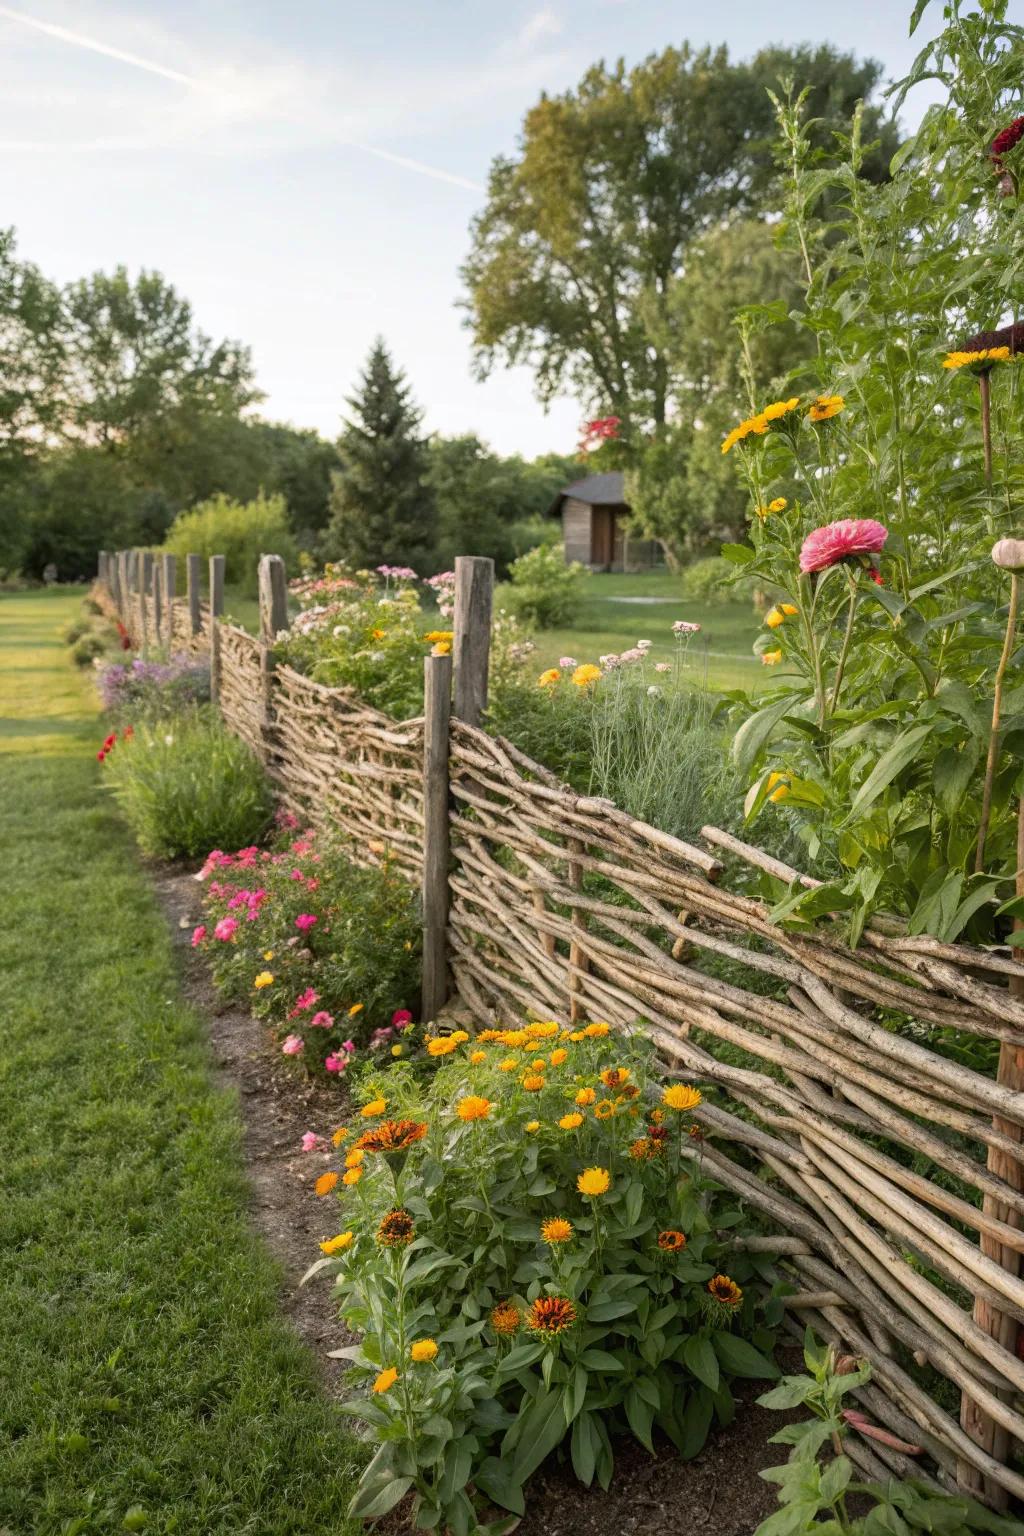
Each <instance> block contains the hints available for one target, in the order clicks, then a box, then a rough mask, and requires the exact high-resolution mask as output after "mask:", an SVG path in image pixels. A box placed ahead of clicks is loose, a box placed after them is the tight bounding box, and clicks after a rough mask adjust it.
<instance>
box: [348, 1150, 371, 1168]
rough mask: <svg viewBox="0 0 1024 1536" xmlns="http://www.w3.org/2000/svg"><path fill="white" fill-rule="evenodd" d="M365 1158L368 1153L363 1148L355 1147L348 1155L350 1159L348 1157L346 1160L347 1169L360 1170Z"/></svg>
mask: <svg viewBox="0 0 1024 1536" xmlns="http://www.w3.org/2000/svg"><path fill="white" fill-rule="evenodd" d="M365 1156H366V1153H365V1152H364V1151H363V1149H362V1147H353V1148H352V1151H351V1152H350V1153H349V1154H348V1157H346V1159H345V1167H346V1168H358V1167H359V1165H360V1163H361V1162H362V1161H363V1158H364V1157H365Z"/></svg>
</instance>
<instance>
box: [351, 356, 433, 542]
mask: <svg viewBox="0 0 1024 1536" xmlns="http://www.w3.org/2000/svg"><path fill="white" fill-rule="evenodd" d="M348 404H349V407H350V409H351V412H352V416H351V418H350V420H349V421H348V422H347V424H346V426H345V430H344V432H343V433H342V435H341V439H340V441H339V444H338V451H339V454H340V457H341V468H340V469H338V470H335V472H334V474H333V477H332V488H331V521H330V525H329V528H328V531H327V535H326V538H325V541H324V542H325V547H326V549H327V552H328V554H330V555H333V556H335V557H338V558H340V559H343V560H345V561H347V562H348V563H349V564H350V565H353V566H355V567H357V568H362V567H367V566H376V565H411V566H414V567H416V568H417V569H419V570H421V572H422V570H423V569H425V568H427V567H428V566H429V565H430V564H431V562H432V559H433V552H434V542H435V524H436V517H435V508H434V497H433V492H432V491H431V488H430V486H429V484H428V483H427V448H426V444H425V442H424V440H423V438H422V437H421V435H420V431H419V428H420V421H421V419H422V416H421V412H420V411H419V410H418V409H417V407H416V406H415V405H414V404H413V401H412V396H411V392H410V389H409V385H408V384H407V383H406V379H405V375H404V374H403V373H402V371H401V369H399V368H397V367H396V366H395V364H394V362H393V361H392V359H391V356H390V354H389V352H388V350H387V347H386V346H385V345H384V341H383V338H382V337H378V338H377V340H376V341H375V342H374V344H373V347H372V348H371V351H370V355H369V358H368V360H367V364H366V368H365V370H364V372H363V375H362V379H361V381H360V388H359V393H358V394H356V395H354V396H352V397H351V398H350V399H349V401H348Z"/></svg>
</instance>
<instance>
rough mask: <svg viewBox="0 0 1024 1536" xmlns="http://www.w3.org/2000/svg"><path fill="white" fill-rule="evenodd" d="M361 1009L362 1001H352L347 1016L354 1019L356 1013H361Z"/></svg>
mask: <svg viewBox="0 0 1024 1536" xmlns="http://www.w3.org/2000/svg"><path fill="white" fill-rule="evenodd" d="M362 1011H363V1004H362V1003H353V1004H352V1007H351V1008H350V1009H349V1011H348V1016H349V1018H350V1019H354V1018H355V1016H356V1014H357V1013H362Z"/></svg>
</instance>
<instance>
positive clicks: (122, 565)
mask: <svg viewBox="0 0 1024 1536" xmlns="http://www.w3.org/2000/svg"><path fill="white" fill-rule="evenodd" d="M128 591H129V588H128V551H127V550H126V549H119V550H118V552H117V611H118V613H119V614H120V615H121V623H122V624H123V625H124V626H125V628H126V629H130V628H131V625H130V624H129V623H128Z"/></svg>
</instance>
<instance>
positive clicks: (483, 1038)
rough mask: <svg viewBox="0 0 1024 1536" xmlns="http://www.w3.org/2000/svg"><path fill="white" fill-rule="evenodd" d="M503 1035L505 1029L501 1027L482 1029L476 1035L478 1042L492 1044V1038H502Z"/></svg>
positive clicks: (479, 1043)
mask: <svg viewBox="0 0 1024 1536" xmlns="http://www.w3.org/2000/svg"><path fill="white" fill-rule="evenodd" d="M503 1035H504V1030H501V1029H482V1030H481V1031H480V1033H479V1034H478V1035H477V1037H476V1038H477V1044H478V1045H490V1043H491V1041H492V1040H501V1038H502V1036H503Z"/></svg>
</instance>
